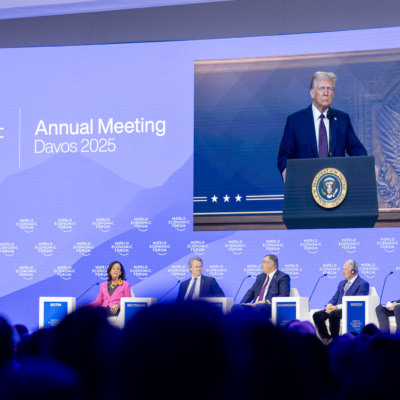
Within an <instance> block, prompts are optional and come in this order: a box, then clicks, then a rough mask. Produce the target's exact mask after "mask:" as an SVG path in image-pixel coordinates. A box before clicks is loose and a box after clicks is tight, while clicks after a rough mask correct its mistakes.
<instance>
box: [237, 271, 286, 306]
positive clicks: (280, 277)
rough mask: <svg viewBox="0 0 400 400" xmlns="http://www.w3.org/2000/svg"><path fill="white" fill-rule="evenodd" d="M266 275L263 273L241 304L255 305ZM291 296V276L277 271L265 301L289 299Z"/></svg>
mask: <svg viewBox="0 0 400 400" xmlns="http://www.w3.org/2000/svg"><path fill="white" fill-rule="evenodd" d="M266 276H267V275H266V274H264V273H262V274H260V275H258V276H257V279H256V281H255V282H254V284H253V286H252V287H251V288H250V289H249V290H248V291H247V293H246V294H245V295H244V297H243V299H242V301H241V302H240V303H253V302H255V301H256V299H257V297H258V295H259V294H260V291H261V289H262V287H263V285H264V282H265V278H266ZM289 294H290V277H289V275H287V274H285V273H284V272H281V271H279V270H276V272H275V274H274V277H273V278H272V281H271V283H270V284H269V287H268V292H267V295H266V296H265V300H271V299H272V298H273V297H288V296H289Z"/></svg>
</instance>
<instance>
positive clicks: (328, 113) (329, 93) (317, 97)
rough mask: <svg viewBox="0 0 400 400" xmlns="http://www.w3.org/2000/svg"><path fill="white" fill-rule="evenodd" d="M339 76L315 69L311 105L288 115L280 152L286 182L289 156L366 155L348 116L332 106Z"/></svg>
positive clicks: (279, 157)
mask: <svg viewBox="0 0 400 400" xmlns="http://www.w3.org/2000/svg"><path fill="white" fill-rule="evenodd" d="M336 79H337V76H336V75H335V74H334V73H332V72H316V73H315V74H314V75H313V76H312V79H311V85H310V95H311V98H312V100H313V103H312V105H311V106H309V107H308V108H306V109H304V110H301V111H298V112H296V113H294V114H292V115H289V117H288V119H287V121H286V126H285V132H284V134H283V137H282V141H281V145H280V147H279V153H278V168H279V171H280V173H281V174H282V178H283V180H284V181H285V178H286V161H287V160H288V159H297V158H318V157H344V156H345V153H347V154H348V155H350V156H366V155H367V151H366V150H365V148H364V146H363V145H362V144H361V142H360V141H359V140H358V138H357V136H356V134H355V132H354V129H353V126H352V125H351V122H350V117H349V115H348V114H346V113H344V112H342V111H339V110H335V109H333V108H330V105H331V103H332V100H333V96H334V94H335V84H336Z"/></svg>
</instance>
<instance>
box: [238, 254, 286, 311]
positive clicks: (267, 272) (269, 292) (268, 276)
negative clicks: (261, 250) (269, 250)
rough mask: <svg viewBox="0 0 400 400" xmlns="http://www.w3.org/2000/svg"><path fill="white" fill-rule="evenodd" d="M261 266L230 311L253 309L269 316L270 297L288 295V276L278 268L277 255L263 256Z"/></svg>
mask: <svg viewBox="0 0 400 400" xmlns="http://www.w3.org/2000/svg"><path fill="white" fill-rule="evenodd" d="M261 268H262V271H263V272H262V273H261V274H260V275H258V276H257V279H256V281H255V282H254V285H253V286H252V287H251V288H250V289H249V290H248V291H247V293H246V294H245V295H244V297H243V299H242V301H241V302H240V304H239V305H236V306H234V307H233V309H232V311H238V310H242V311H243V310H249V311H250V310H254V311H256V312H259V313H262V314H263V315H264V316H265V318H270V317H271V304H272V298H273V297H287V296H289V295H290V277H289V275H287V274H285V273H284V272H281V271H279V270H278V257H276V256H274V255H268V256H265V257H264V259H263V262H262V263H261Z"/></svg>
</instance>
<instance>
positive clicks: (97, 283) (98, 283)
mask: <svg viewBox="0 0 400 400" xmlns="http://www.w3.org/2000/svg"><path fill="white" fill-rule="evenodd" d="M96 285H100V282H96V283H93V285H90V287H89V289H86V290H85V291H84V292H83V293H82V294H81V295H80V296H79V297H77V298H76V301H78V300H79V299H80V298H81V297H82V296H83V295H84V294H85V293H87V292H88V291H89V290H90V289H91V288H92V287H93V286H96Z"/></svg>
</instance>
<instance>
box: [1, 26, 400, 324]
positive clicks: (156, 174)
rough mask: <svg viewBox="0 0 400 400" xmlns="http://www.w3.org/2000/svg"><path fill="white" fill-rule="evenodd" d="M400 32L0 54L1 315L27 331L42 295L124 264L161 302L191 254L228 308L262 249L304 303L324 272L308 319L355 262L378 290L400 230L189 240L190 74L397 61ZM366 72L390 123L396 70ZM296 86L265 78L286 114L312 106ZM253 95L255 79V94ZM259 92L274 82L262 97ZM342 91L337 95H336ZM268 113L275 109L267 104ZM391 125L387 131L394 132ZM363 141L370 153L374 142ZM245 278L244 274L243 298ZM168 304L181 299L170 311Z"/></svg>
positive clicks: (74, 289) (63, 292) (139, 292)
mask: <svg viewBox="0 0 400 400" xmlns="http://www.w3.org/2000/svg"><path fill="white" fill-rule="evenodd" d="M399 34H400V29H398V28H387V29H378V30H365V31H350V32H331V33H318V34H299V35H287V36H274V37H256V38H241V39H221V40H200V41H184V42H164V43H137V44H115V45H96V46H73V47H52V48H43V47H41V48H19V49H1V50H0V59H1V62H0V88H1V90H0V152H1V159H2V168H1V170H0V174H1V178H0V182H1V195H0V196H1V198H0V204H1V207H0V213H1V227H0V259H1V261H2V263H1V267H2V270H3V280H2V282H3V283H2V285H1V289H0V290H1V293H0V296H1V297H0V308H1V310H2V313H3V314H4V315H5V316H7V317H8V318H9V319H10V320H11V321H12V322H13V323H25V324H27V325H28V326H29V328H30V329H34V328H36V327H37V325H38V309H39V297H40V296H67V297H69V296H72V297H77V296H79V295H80V294H81V293H83V292H84V291H85V290H86V289H87V288H89V287H90V286H91V285H92V284H94V283H96V282H102V281H103V280H105V279H106V272H105V271H106V268H107V265H108V264H109V263H110V262H111V261H114V260H119V261H120V262H121V263H122V264H123V265H124V267H125V270H126V272H127V279H128V281H129V282H130V284H131V286H132V287H133V291H134V293H135V295H136V296H143V297H160V296H161V295H163V294H164V293H166V292H167V291H168V290H169V289H170V288H172V287H173V286H174V285H176V283H177V281H178V280H183V279H187V278H188V277H189V269H188V265H187V262H188V260H189V258H190V257H192V256H196V255H197V256H200V257H202V258H203V260H204V270H203V272H204V274H205V275H211V276H214V277H215V278H217V279H218V280H219V283H220V286H221V287H222V288H223V290H224V291H225V294H226V295H227V296H230V297H233V296H234V295H235V294H236V291H237V289H238V287H239V285H240V282H241V281H242V279H243V278H244V277H245V276H246V275H251V276H252V277H255V276H256V275H257V274H258V273H259V272H260V271H261V268H260V262H261V260H262V258H263V256H264V255H265V254H267V253H273V254H276V255H277V256H278V257H279V262H280V268H281V269H282V270H283V271H285V272H287V273H289V274H290V276H291V279H292V286H293V287H297V288H298V289H299V292H300V294H301V295H302V296H308V295H309V294H310V293H311V290H312V287H313V286H314V283H315V281H316V279H317V278H318V277H319V276H320V275H322V273H325V272H326V273H327V274H328V275H327V278H326V279H324V280H321V282H320V286H319V287H318V289H317V291H316V292H315V294H314V297H313V299H312V303H311V307H312V308H315V307H321V306H323V305H324V304H325V302H326V301H327V300H328V298H327V297H328V295H327V294H326V293H331V292H333V291H334V290H335V288H336V286H337V284H338V282H339V281H340V280H341V268H342V265H343V263H344V261H346V260H347V259H349V258H355V259H356V260H357V261H358V262H359V264H360V270H361V275H362V277H363V278H366V279H368V280H369V282H370V284H371V286H375V287H376V288H377V290H378V292H380V290H381V287H382V282H383V279H384V277H385V275H386V274H387V273H388V272H390V271H391V270H394V271H396V270H397V269H399V268H400V266H399V264H398V261H397V260H398V257H397V254H398V251H399V250H398V236H399V230H398V228H387V229H386V228H383V229H379V230H378V229H376V230H372V229H371V230H370V229H358V230H356V229H354V230H332V231H331V230H322V231H296V232H288V231H247V232H243V231H220V232H196V231H193V211H194V209H193V204H194V203H193V199H194V178H193V177H194V148H195V143H194V138H195V136H194V130H195V101H194V98H195V64H196V63H199V62H200V63H201V62H206V61H207V60H250V59H263V60H267V61H268V60H272V59H276V58H279V57H281V58H283V59H288V58H290V57H294V58H302V57H310V58H313V57H314V56H316V55H322V56H323V57H324V58H325V59H328V60H329V59H331V57H332V55H335V57H336V55H337V57H339V58H340V57H343V55H348V56H349V57H356V56H357V55H359V54H360V52H367V53H368V52H372V53H374V54H375V55H377V54H378V53H379V54H380V53H382V54H395V55H396V57H397V54H398V50H397V48H396V46H398V38H399ZM327 49H329V51H327ZM316 58H318V57H316ZM334 60H335V58H334V59H333V61H332V63H331V64H329V63H328V64H324V65H326V68H329V69H330V70H333V71H335V69H336V67H337V61H334ZM376 65H377V67H376V69H375V79H376V82H380V80H381V79H382V82H386V83H388V82H390V87H391V88H393V92H392V93H391V95H390V97H388V104H389V105H390V107H392V111H393V112H394V113H396V112H398V111H397V108H396V105H398V103H396V102H395V99H396V95H397V93H398V92H395V91H396V90H397V88H398V87H399V86H398V82H400V77H399V75H398V72H397V70H395V69H393V70H390V71H388V70H385V68H384V66H385V65H388V64H385V63H382V64H380V63H376ZM380 65H382V68H383V69H379V68H380ZM311 70H313V65H311V66H310V71H311ZM353 74H355V75H357V74H358V71H357V69H355V70H354V71H353ZM306 75H307V74H304V76H303V75H301V76H300V75H299V76H298V77H294V78H293V80H291V81H287V79H282V81H281V82H279V81H278V82H275V83H274V85H275V88H276V90H279V91H280V92H281V93H280V101H281V103H280V104H282V105H284V106H285V107H286V108H285V112H286V110H287V111H288V112H294V111H296V107H298V106H300V107H306V106H307V105H308V104H309V98H308V93H307V90H306V86H307V85H308V82H309V77H308V76H306ZM389 77H390V79H389ZM238 79H239V77H238ZM304 79H306V82H304ZM343 81H344V82H346V80H345V79H343ZM339 82H340V76H339V81H338V85H339ZM256 84H257V81H253V83H252V86H253V87H252V88H251V89H252V90H253V89H254V85H256ZM396 85H397V86H396ZM267 89H268V85H267V86H266V87H265V88H264V89H263V90H267ZM346 90H347V89H346V87H343V88H342V96H346ZM294 93H296V96H295V97H294ZM347 95H349V94H348V93H347ZM285 99H287V101H285ZM337 99H338V101H340V93H339V90H338V93H337ZM335 100H336V99H335ZM215 101H216V102H217V101H218V99H217V98H216V99H215ZM346 101H348V102H350V103H351V106H352V107H353V108H352V109H351V110H352V111H351V112H352V113H355V115H351V117H352V119H353V121H360V109H359V108H357V107H356V106H355V105H357V101H360V99H356V98H351V96H350V97H349V99H348V100H347V97H346V98H344V99H342V103H339V104H340V106H341V107H342V108H343V107H345V108H347V105H350V103H346ZM268 106H269V104H268V102H267V103H266V107H268ZM270 106H271V110H272V111H273V110H274V107H275V108H276V106H275V105H274V104H270ZM292 106H293V110H291V107H292ZM354 110H355V111H354ZM272 111H271V112H272ZM348 112H350V111H349V110H348ZM279 118H281V116H280V117H279ZM282 118H283V116H282ZM282 121H284V120H283V119H282ZM393 121H397V120H396V119H394V120H393ZM393 123H394V122H393ZM356 124H357V122H356ZM278 125H279V124H278ZM278 125H276V128H275V132H276V135H277V137H278V136H279V129H280V127H279V126H278ZM359 128H361V127H360V126H359ZM281 129H282V130H283V126H282V127H281ZM373 129H376V127H373ZM392 129H393V131H394V132H396V130H395V129H396V126H393V127H392ZM364 132H365V131H363V132H362V133H361V134H360V137H361V138H363V135H364ZM397 134H398V127H397ZM259 135H261V136H262V126H259ZM266 135H268V132H267V129H266ZM266 137H267V136H266ZM393 137H395V135H394V136H393ZM276 144H277V141H276V140H274V141H270V142H268V140H267V142H266V144H265V149H266V157H265V159H264V158H263V159H262V162H263V163H265V164H263V165H267V166H268V168H269V169H270V171H269V172H268V173H270V174H271V176H275V177H276V174H277V170H275V169H274V170H272V168H274V167H273V164H274V163H275V158H276V151H277V148H276ZM366 146H367V147H368V150H369V151H375V147H376V146H375V145H374V143H367V144H366ZM227 150H228V151H229V148H228V149H227ZM384 161H385V160H382V162H384ZM386 162H387V163H388V169H389V170H390V173H391V174H392V180H391V181H390V184H391V185H392V187H394V190H398V187H397V186H396V185H397V184H396V179H398V174H399V171H398V169H397V167H396V165H391V164H390V163H389V159H388V158H387V159H386ZM274 179H275V178H274ZM397 279H398V277H397V275H396V274H394V275H393V276H392V277H391V278H390V281H388V283H387V289H386V291H385V295H384V297H383V301H387V300H390V299H393V298H397V293H396V286H397V284H396V281H397ZM252 282H253V279H252V278H251V279H247V281H246V282H245V284H244V285H243V287H242V289H241V291H240V293H239V295H238V299H237V300H240V298H241V297H242V296H243V294H244V292H245V291H246V290H247V288H248V287H249V286H250V285H251V284H252ZM96 290H97V289H96V286H95V288H93V289H91V290H90V291H89V292H88V293H87V294H86V295H85V296H84V297H83V298H82V299H80V301H79V302H78V303H81V304H86V303H88V302H90V301H92V300H94V299H95V297H96V295H97V292H96ZM176 294H177V292H176V289H175V290H173V291H172V292H171V293H170V294H169V295H168V296H167V297H166V298H165V299H164V300H165V301H168V300H173V299H174V298H175V296H176Z"/></svg>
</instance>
